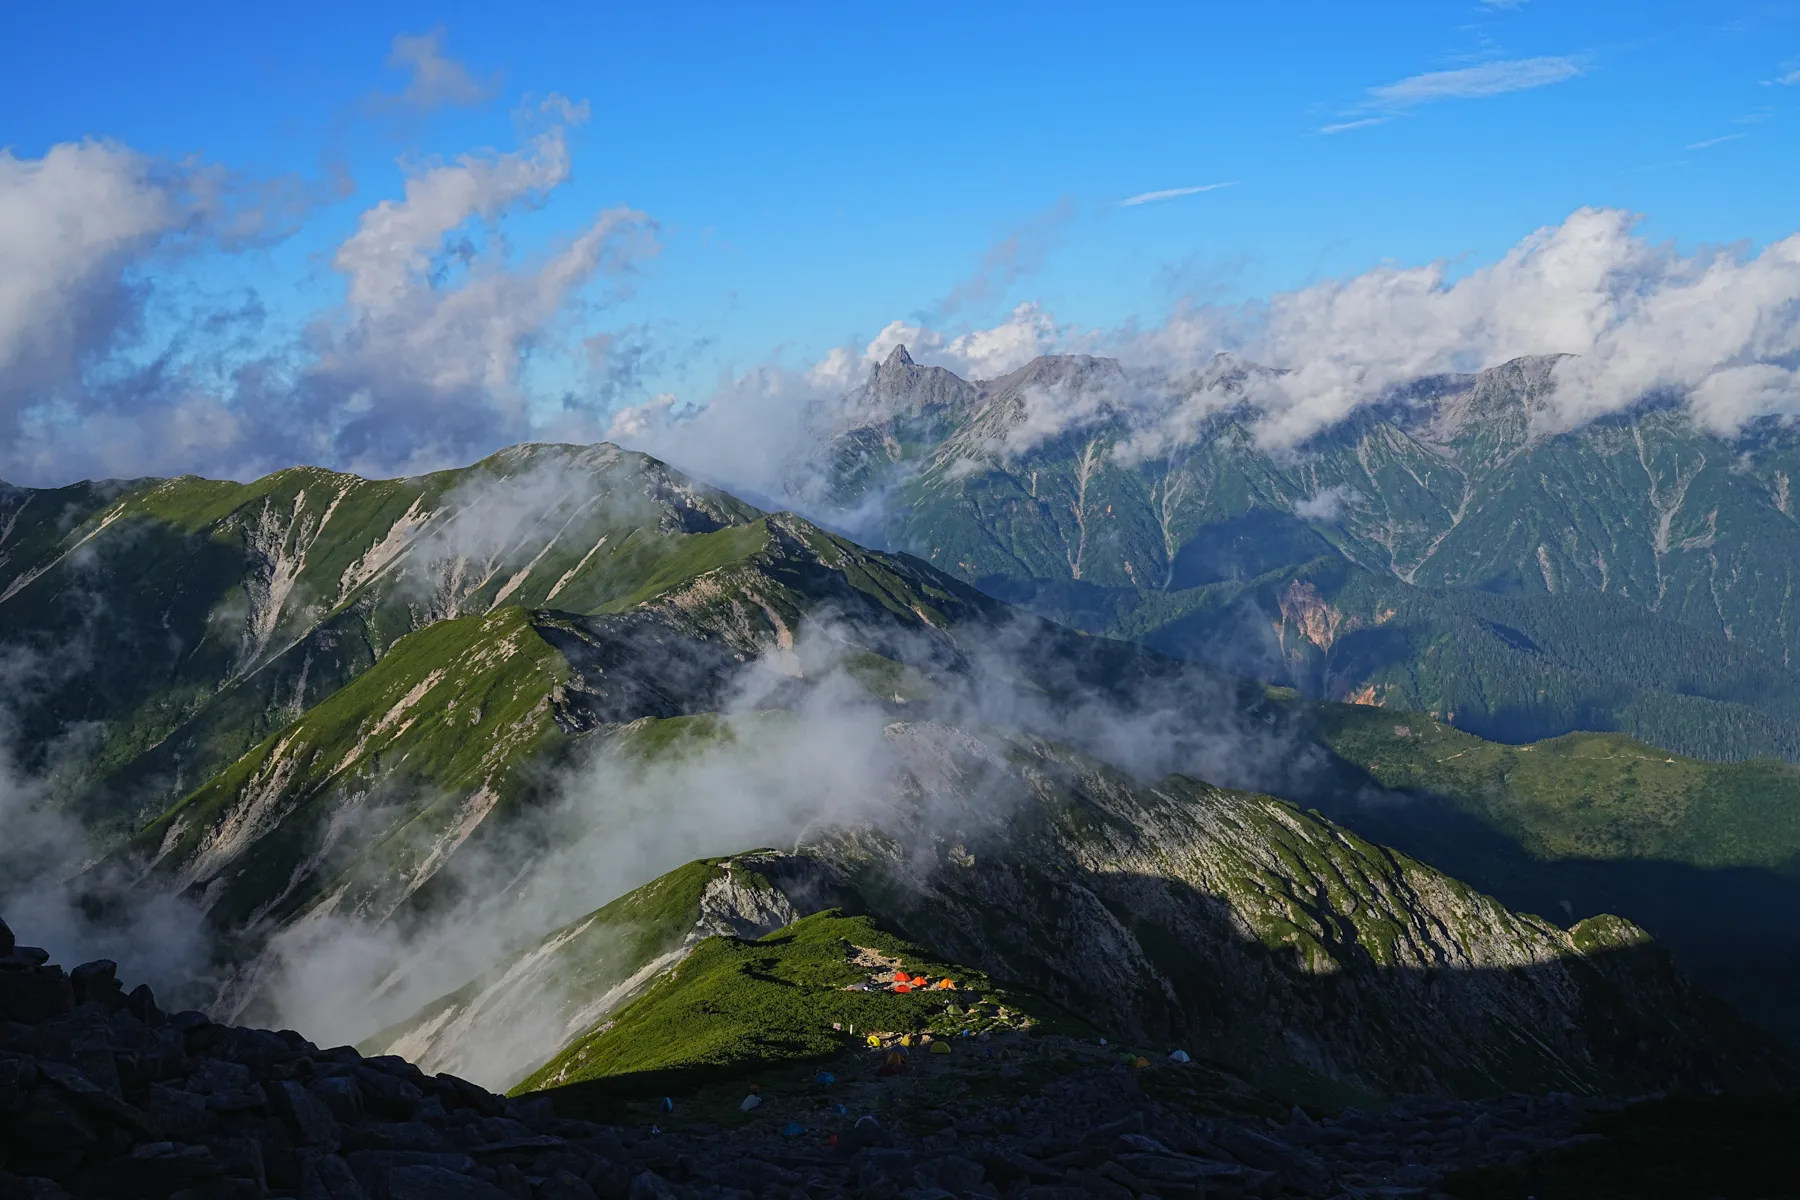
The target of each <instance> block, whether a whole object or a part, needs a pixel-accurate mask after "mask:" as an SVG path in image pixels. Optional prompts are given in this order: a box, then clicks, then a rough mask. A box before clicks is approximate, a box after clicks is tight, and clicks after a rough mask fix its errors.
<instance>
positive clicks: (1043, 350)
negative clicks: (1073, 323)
mask: <svg viewBox="0 0 1800 1200" xmlns="http://www.w3.org/2000/svg"><path fill="white" fill-rule="evenodd" d="M1066 340H1067V337H1066V335H1065V332H1064V331H1063V330H1062V329H1061V327H1059V326H1058V325H1057V323H1056V320H1055V318H1053V317H1052V316H1051V315H1050V314H1049V313H1047V312H1045V311H1044V310H1043V309H1041V308H1039V307H1038V306H1037V305H1036V304H1034V303H1031V302H1030V301H1027V302H1026V303H1024V304H1021V305H1019V306H1018V307H1017V308H1015V309H1013V310H1012V312H1011V313H1010V314H1009V315H1008V316H1007V318H1006V320H1004V321H1002V322H1001V323H1000V324H998V325H995V326H993V327H992V328H989V329H973V330H970V331H969V332H968V333H965V334H961V335H960V336H957V337H954V338H951V339H950V340H949V341H948V342H946V343H944V346H943V348H942V349H941V350H938V351H937V352H936V353H935V355H934V356H933V357H935V358H938V359H941V360H943V362H944V365H945V366H949V367H951V368H952V369H954V370H955V371H956V372H957V374H959V375H963V376H965V377H967V378H970V379H992V378H994V377H995V376H997V375H1004V374H1006V373H1007V372H1008V371H1014V370H1017V369H1018V368H1020V367H1022V366H1024V365H1025V364H1026V363H1028V362H1030V361H1031V360H1032V359H1034V358H1036V357H1037V356H1038V355H1040V354H1049V353H1051V352H1053V351H1054V350H1055V349H1056V348H1057V347H1058V346H1059V345H1060V344H1062V343H1064V342H1066Z"/></svg>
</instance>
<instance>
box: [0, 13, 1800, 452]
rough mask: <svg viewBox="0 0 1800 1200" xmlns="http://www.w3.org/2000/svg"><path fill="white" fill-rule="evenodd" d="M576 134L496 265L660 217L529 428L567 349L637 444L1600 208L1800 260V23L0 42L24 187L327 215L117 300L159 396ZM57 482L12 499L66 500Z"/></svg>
mask: <svg viewBox="0 0 1800 1200" xmlns="http://www.w3.org/2000/svg"><path fill="white" fill-rule="evenodd" d="M433 31H439V33H440V36H439V37H438V38H437V39H436V40H435V42H431V43H430V44H429V46H427V48H426V49H425V50H424V51H422V53H425V54H427V55H428V56H430V58H431V60H432V63H433V64H434V65H433V68H432V69H433V70H439V71H440V72H449V74H442V73H440V74H439V75H436V76H434V77H433V79H434V80H435V82H432V81H430V80H423V76H414V75H413V74H412V72H411V70H410V69H409V68H408V66H407V65H406V62H404V61H402V60H403V59H404V58H405V55H399V56H397V55H396V47H397V43H396V37H397V36H408V35H410V36H415V37H417V36H419V35H429V34H431V33H432V32H433ZM412 44H413V45H415V46H418V45H421V44H423V43H412ZM418 61H419V60H418V59H417V58H416V57H415V58H414V60H413V62H414V67H415V68H416V66H417V63H418ZM1784 77H1785V78H1786V80H1787V82H1785V83H1784V82H1783V79H1784ZM409 79H410V80H412V82H411V83H410V84H409ZM422 80H423V82H421V81H422ZM409 86H410V87H411V88H412V89H413V91H412V93H411V95H412V99H411V100H408V99H407V98H406V89H408V87H409ZM553 94H554V95H560V96H562V97H566V98H568V100H570V101H572V102H576V103H584V104H585V105H586V106H587V118H586V120H585V121H582V122H580V123H578V124H575V123H566V124H565V125H564V126H562V127H563V128H564V129H565V134H564V136H565V137H566V149H567V155H568V169H567V176H568V178H567V180H566V181H565V182H561V183H559V184H557V185H556V186H555V187H553V188H551V189H550V190H549V192H548V193H547V195H546V196H545V197H544V198H543V202H542V204H541V206H540V207H535V208H531V207H518V208H515V209H513V210H510V215H509V216H507V217H506V218H505V219H504V221H502V222H499V223H497V224H495V225H493V226H490V227H486V228H485V229H484V228H483V227H482V226H481V223H480V222H479V221H477V222H474V223H473V224H472V225H470V226H469V227H468V231H469V232H470V236H471V238H472V241H473V242H474V244H476V245H479V246H489V247H495V246H497V243H494V242H493V240H492V239H493V238H494V237H495V236H496V231H498V233H499V234H501V235H503V236H504V238H505V244H506V247H507V254H508V261H514V262H518V263H521V264H529V263H531V262H533V261H536V256H541V255H543V254H546V253H550V252H551V251H552V250H553V248H554V247H556V246H558V245H561V244H563V243H564V242H566V241H567V240H568V239H569V238H571V237H574V236H576V234H577V232H578V231H579V230H581V229H582V228H584V227H585V226H586V225H587V224H588V223H590V222H592V221H593V220H594V218H595V214H596V213H598V212H600V211H601V210H604V209H607V208H608V207H610V206H616V205H625V206H629V207H630V208H631V209H634V210H637V211H639V212H641V213H642V214H644V216H645V219H646V220H647V222H649V223H653V224H654V228H655V233H654V235H653V237H654V241H655V244H656V247H657V250H656V252H655V253H654V254H653V255H652V254H645V255H642V256H640V257H639V258H637V259H636V260H635V261H634V264H633V265H632V266H630V267H629V269H625V270H622V271H619V272H616V273H609V274H605V275H604V276H596V278H595V279H593V280H592V281H590V282H588V283H586V284H584V285H583V287H582V288H581V289H578V292H577V294H575V295H574V296H572V297H571V298H570V300H569V303H568V304H567V305H565V306H563V308H562V309H561V310H560V313H559V316H558V317H557V319H556V320H555V322H552V323H548V324H546V325H544V326H543V327H542V328H541V329H539V330H538V331H537V333H536V335H535V341H534V343H533V344H534V345H536V346H537V347H538V348H539V358H540V362H539V363H538V365H537V366H536V367H535V368H533V370H532V372H531V373H530V375H529V376H528V379H527V381H526V385H527V386H528V387H529V388H531V389H534V390H535V392H536V393H537V394H538V397H537V400H536V401H534V403H541V402H542V395H543V394H546V393H554V392H559V391H562V390H570V389H573V390H577V391H579V390H580V389H582V388H583V387H586V386H588V382H590V381H584V377H583V376H582V375H581V373H580V371H579V370H578V369H577V368H576V366H574V365H571V364H574V363H575V362H576V361H577V359H578V357H579V356H578V355H574V354H573V352H572V351H570V350H569V349H568V348H569V347H571V346H574V345H577V344H579V342H580V340H581V339H582V338H583V337H586V336H589V335H592V334H595V333H602V334H604V333H607V332H613V333H618V332H620V331H624V340H625V341H630V342H633V343H635V344H637V345H639V346H641V347H642V348H643V350H644V351H645V354H644V355H643V356H642V357H641V358H640V359H639V360H638V361H637V369H636V370H634V371H629V372H624V371H622V372H621V373H620V374H619V376H618V382H619V384H620V386H619V389H618V390H617V391H615V392H609V393H608V394H607V403H635V402H637V401H639V400H642V399H643V398H644V397H646V396H649V395H652V394H655V393H659V392H674V393H676V394H678V395H680V396H681V397H682V398H683V400H684V401H686V402H690V403H691V402H699V401H701V400H703V399H704V398H705V397H706V396H707V395H708V394H710V392H712V391H713V390H714V389H716V388H717V387H718V386H719V381H720V380H721V379H722V378H725V377H727V376H732V375H739V374H741V373H742V372H744V371H746V370H748V369H750V368H752V367H754V366H756V365H758V364H766V363H778V364H783V365H786V366H788V367H791V368H794V369H796V370H798V369H802V368H804V367H805V366H807V365H808V364H810V363H812V362H814V361H816V360H818V359H819V357H820V356H821V355H822V354H824V353H825V352H826V351H828V350H829V349H830V348H831V347H833V346H838V345H851V346H861V345H863V344H864V343H867V342H868V341H869V339H871V338H873V337H874V336H875V335H876V334H877V333H878V332H879V331H880V330H881V329H882V328H883V327H884V326H886V325H888V323H889V322H891V321H894V320H896V319H899V320H904V321H906V322H908V323H909V324H918V325H925V326H929V327H932V328H935V329H940V330H943V331H944V332H945V333H946V334H947V335H954V334H956V333H958V332H960V331H964V330H969V329H977V328H981V327H984V326H989V325H993V324H994V323H995V322H997V321H1000V320H1002V319H1004V317H1005V315H1006V314H1007V312H1008V311H1009V310H1011V309H1012V308H1013V307H1014V306H1016V305H1018V304H1020V303H1021V302H1027V301H1029V302H1033V303H1035V304H1036V305H1038V306H1039V307H1040V308H1042V309H1043V310H1045V311H1048V312H1052V313H1054V315H1055V318H1056V320H1057V321H1058V322H1061V323H1065V324H1067V325H1070V326H1073V327H1080V328H1085V329H1105V330H1121V329H1133V328H1139V329H1141V328H1146V327H1151V326H1155V325H1157V324H1158V323H1160V322H1162V321H1163V320H1165V319H1166V318H1167V316H1168V314H1169V313H1170V311H1171V310H1172V309H1173V308H1174V307H1175V306H1176V305H1177V304H1178V303H1179V302H1180V301H1182V300H1183V299H1184V298H1186V299H1188V300H1189V301H1190V302H1193V301H1198V302H1210V303H1215V304H1220V303H1222V304H1233V303H1237V302H1241V301H1246V300H1255V299H1258V298H1261V297H1266V296H1268V295H1270V294H1272V293H1277V292H1283V291H1288V290H1292V289H1296V288H1302V287H1305V286H1306V285H1309V284H1314V283H1317V282H1319V281H1321V280H1328V279H1335V278H1344V277H1348V276H1353V275H1356V274H1357V273H1359V272H1363V271H1366V270H1368V269H1369V268H1371V267H1375V266H1377V265H1379V264H1382V263H1397V264H1404V265H1413V264H1420V263H1426V262H1431V261H1434V260H1448V261H1449V262H1450V263H1451V264H1452V266H1451V269H1452V272H1453V274H1454V273H1456V272H1462V271H1467V270H1471V269H1474V268H1476V267H1479V266H1480V265H1481V264H1484V263H1491V262H1493V261H1494V260H1496V259H1498V258H1499V257H1500V256H1502V255H1503V254H1505V253H1506V252H1507V250H1508V249H1509V248H1510V247H1513V246H1515V245H1516V244H1518V243H1519V242H1520V239H1521V238H1524V237H1526V236H1527V235H1528V234H1530V233H1531V232H1532V231H1533V230H1535V229H1539V228H1541V227H1545V226H1550V225H1554V224H1556V223H1558V222H1561V221H1563V220H1564V219H1565V218H1567V217H1568V216H1569V215H1570V214H1571V213H1572V212H1574V211H1575V210H1577V209H1579V208H1581V207H1583V206H1596V207H1603V208H1619V209H1625V210H1628V211H1630V212H1633V213H1638V214H1642V216H1643V218H1644V219H1643V223H1642V224H1641V225H1640V226H1639V228H1638V233H1639V235H1640V236H1642V237H1645V238H1647V239H1649V240H1650V241H1652V242H1658V241H1662V240H1665V239H1667V240H1673V241H1674V242H1675V243H1677V244H1678V245H1680V246H1682V247H1685V248H1691V247H1697V246H1704V245H1716V244H1721V243H1746V244H1747V245H1748V246H1749V247H1751V248H1755V247H1760V246H1764V245H1766V244H1768V243H1771V242H1774V241H1776V240H1777V239H1780V238H1783V237H1786V236H1787V235H1789V234H1791V233H1793V232H1794V231H1795V230H1796V229H1797V228H1800V214H1797V213H1796V211H1795V210H1796V199H1795V198H1796V197H1800V142H1797V138H1796V132H1795V130H1796V120H1797V118H1800V5H1795V4H1743V5H1731V4H1707V5H1700V4H1669V3H1637V4H1631V5H1626V4H1620V3H1587V4H1580V5H1575V4H1569V3H1559V2H1557V0H1527V2H1525V3H1516V4H1480V3H1472V2H1447V3H1405V4H1403V3H1388V4H1382V5H1379V6H1346V5H1326V4H1284V5H1230V6H1226V5H1109V6H1104V7H1101V6H1074V5H1055V4H1032V5H992V4H990V5H981V6H978V7H977V8H976V11H974V12H970V11H966V9H965V6H942V7H919V8H915V9H911V10H906V11H899V10H894V9H891V8H877V7H873V6H868V7H852V6H845V5H842V4H829V5H824V4H821V5H802V4H789V5H783V6H775V7H770V6H756V7H752V6H747V5H738V6H727V5H690V4H659V5H653V6H652V5H645V6H634V7H625V6H618V5H599V4H591V5H550V4H533V5H518V6H511V7H510V8H509V9H508V10H507V11H506V12H504V13H501V12H499V11H498V10H496V9H495V8H494V7H493V6H477V5H454V4H390V5H366V4H360V5H347V4H337V3H329V2H327V3H318V4H312V5H308V6H306V7H305V8H304V9H303V10H286V11H277V10H274V9H268V8H267V7H266V6H247V5H238V4H234V5H229V6H226V5H196V4H187V5H179V6H144V5H133V6H125V5H96V6H83V7H81V8H76V7H74V6H52V5H41V6H22V5H14V6H8V7H7V8H6V9H5V11H4V12H0V145H4V146H7V147H10V151H11V154H12V155H13V156H14V158H15V160H17V161H19V162H27V163H28V162H29V161H31V160H35V159H38V158H40V157H42V156H44V155H45V154H47V153H48V152H49V151H50V150H51V149H52V148H53V147H55V146H57V145H58V144H62V143H70V142H79V141H81V140H82V139H108V140H110V141H111V142H114V143H117V144H119V145H122V146H124V147H129V148H130V150H131V151H133V152H134V153H136V154H137V155H141V156H143V157H144V158H145V159H147V160H151V161H155V162H163V163H181V162H188V163H190V164H191V163H193V162H194V161H199V162H202V163H205V164H212V165H215V166H217V167H218V168H221V169H223V170H227V171H229V172H231V173H233V175H234V176H235V177H237V178H239V179H242V180H248V181H263V182H264V183H266V182H267V181H270V180H286V181H287V186H289V188H290V190H292V191H294V192H295V194H301V193H304V200H305V202H304V206H303V210H302V211H301V214H300V215H298V216H296V217H294V218H293V219H292V220H291V221H289V222H287V223H286V224H285V225H283V226H282V228H281V229H280V231H279V234H277V233H273V232H271V233H268V234H266V235H265V236H263V237H260V238H256V239H251V240H250V242H249V243H248V244H235V243H233V244H227V243H228V242H229V239H224V238H220V237H212V238H211V239H210V240H207V241H206V242H205V244H204V245H200V246H192V245H190V246H184V247H181V248H179V249H178V250H172V249H171V242H170V239H171V237H172V236H173V235H165V234H158V235H156V237H157V238H158V239H160V240H158V241H157V243H156V248H155V249H154V250H153V251H145V252H144V254H143V257H141V258H140V259H137V260H134V261H132V262H131V263H128V264H126V265H124V266H123V267H121V268H120V270H121V271H122V272H123V274H122V276H121V278H123V279H124V280H125V282H126V283H127V284H129V285H130V286H131V287H133V288H136V289H138V290H139V293H140V294H141V293H142V291H143V290H144V289H146V288H148V289H150V290H151V291H153V292H154V293H155V295H156V297H157V299H156V300H155V301H154V302H145V303H146V307H145V309H144V316H143V319H142V320H141V321H140V322H138V324H137V325H136V326H135V327H134V329H133V331H132V332H131V333H130V335H129V336H119V335H118V334H117V331H116V330H115V331H114V333H113V334H112V335H109V336H111V337H112V341H110V342H109V343H108V345H107V347H106V348H105V350H104V352H105V353H108V354H113V355H115V356H117V357H118V359H119V360H120V361H121V362H125V363H139V362H142V361H144V360H146V359H148V358H151V357H154V356H155V354H156V353H157V352H158V349H159V346H160V344H161V343H160V342H158V340H157V339H158V338H159V337H161V338H165V339H167V338H176V339H180V338H182V337H183V336H184V331H183V323H184V322H186V321H190V320H194V319H196V318H195V313H196V311H197V310H198V309H199V308H204V307H206V306H209V305H212V306H219V305H227V303H228V301H229V300H231V299H232V298H236V299H237V300H242V299H244V298H245V297H248V296H250V295H251V294H252V293H253V294H254V296H255V298H256V301H257V303H258V304H259V305H260V307H261V309H262V310H264V312H265V313H266V315H265V317H264V318H263V319H262V321H261V323H260V324H257V325H256V326H255V328H251V327H250V325H248V324H246V325H245V326H244V327H243V328H242V330H241V336H240V337H239V339H238V341H237V343H236V344H235V348H234V351H233V353H234V354H236V355H237V356H238V359H242V358H243V357H246V356H253V355H254V354H256V353H258V352H260V343H262V342H268V343H271V344H273V343H277V342H281V341H282V340H283V339H291V338H293V337H296V336H299V331H302V330H303V329H304V328H305V327H306V325H307V324H308V322H310V321H312V320H314V319H315V317H316V314H317V313H319V312H320V311H323V310H327V309H329V308H330V307H331V306H332V305H335V304H340V303H341V302H342V299H343V296H344V292H345V280H344V278H343V277H342V274H341V272H339V271H337V270H335V269H334V266H333V261H334V255H335V254H336V253H337V250H338V247H340V246H341V245H342V244H343V243H344V242H345V241H346V239H348V238H349V237H350V236H351V235H352V234H354V233H355V232H356V230H357V228H358V223H359V221H360V220H362V219H363V215H364V214H365V213H366V212H367V211H368V210H369V209H370V208H371V207H372V206H375V205H377V204H379V203H380V202H382V201H384V200H395V199H397V198H399V197H401V195H402V192H403V188H404V186H405V181H406V178H407V174H408V172H409V171H412V172H414V173H416V172H418V171H419V170H421V169H423V167H424V166H425V165H427V164H430V163H433V162H446V161H447V162H454V161H455V160H456V159H457V156H460V155H464V154H467V153H469V152H471V151H475V150H479V149H480V148H492V149H493V150H494V151H495V152H496V153H507V152H513V151H517V150H519V148H520V147H521V145H522V144H524V142H525V140H526V139H528V138H529V137H531V136H532V135H533V134H534V132H539V131H541V130H542V129H543V128H544V127H545V124H546V121H547V120H548V118H545V117H544V116H543V115H542V113H541V112H538V111H537V110H538V108H539V106H540V105H541V101H542V100H543V98H544V97H546V96H549V95H553ZM525 112H533V113H536V115H534V116H530V117H522V116H521V114H522V113H525ZM551 123H554V122H551ZM1325 131H1332V132H1325ZM334 180H342V181H344V184H343V186H342V187H341V189H340V190H337V191H332V190H330V189H329V188H328V186H327V185H328V184H330V183H331V181H334ZM1219 184H1225V185H1229V186H1221V187H1212V188H1211V190H1206V191H1192V192H1188V193H1186V194H1176V195H1168V196H1166V197H1163V198H1159V199H1151V200H1147V201H1145V202H1142V203H1137V204H1121V201H1124V200H1127V199H1129V198H1132V197H1137V196H1142V195H1145V194H1154V193H1161V192H1179V191H1182V190H1184V189H1193V188H1202V187H1207V186H1208V185H1219ZM246 186H249V185H248V184H246ZM3 215H4V210H0V218H3ZM496 252H497V251H496ZM984 264H985V266H984ZM522 269H523V268H522ZM446 279H447V280H448V282H446V283H445V286H453V285H454V279H453V278H450V277H446ZM584 297H585V298H586V300H587V301H590V303H583V302H582V301H583V298H584ZM185 344H188V345H192V344H195V341H194V338H193V337H191V336H189V337H188V338H187V341H186V343H185ZM238 359H234V360H232V361H233V362H236V361H238ZM59 386H65V387H66V386H68V381H67V380H64V381H63V383H62V384H59ZM39 399H40V401H41V397H40V398H39ZM379 402H380V398H379V396H378V397H377V399H376V403H379ZM70 403H73V402H70ZM109 403H110V404H112V406H113V409H114V410H118V408H119V406H120V405H126V404H128V402H126V401H119V400H115V401H111V402H109ZM21 406H28V405H27V402H26V401H21V400H18V399H17V398H15V401H14V407H15V408H20V407H21ZM40 407H41V404H40ZM69 411H71V412H75V413H76V414H77V416H75V417H70V418H69V420H76V421H78V420H79V419H80V418H79V413H80V412H81V411H85V410H82V409H81V408H80V405H79V404H76V406H75V408H74V409H71V410H69ZM115 415H117V411H115ZM40 424H41V423H40ZM71 427H72V426H71ZM41 432H42V431H41V429H40V433H41ZM46 436H47V435H46ZM46 453H50V452H49V451H46ZM34 461H35V463H36V465H35V466H29V467H28V466H27V465H21V466H19V467H15V468H14V470H13V472H12V477H17V475H18V474H19V473H20V472H21V471H24V472H27V473H29V472H33V471H35V472H37V473H40V474H41V473H43V472H46V471H48V472H50V473H54V472H55V469H56V467H55V462H54V456H53V455H52V456H51V458H45V457H44V456H43V455H39V456H38V458H37V459H36V460H34ZM157 465H158V466H159V469H160V464H157ZM7 471H8V467H7V464H6V463H5V462H3V461H0V474H4V473H7Z"/></svg>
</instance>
